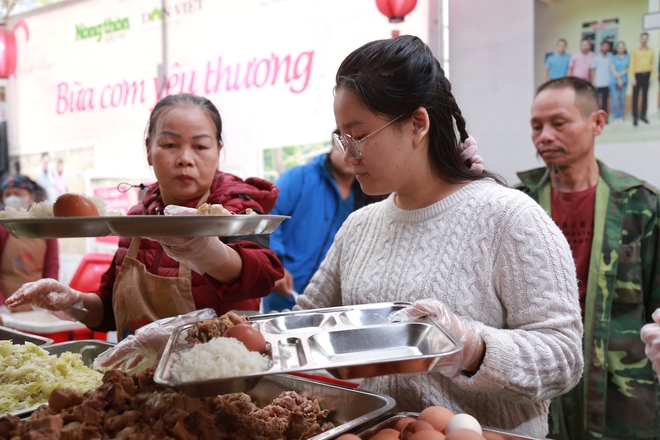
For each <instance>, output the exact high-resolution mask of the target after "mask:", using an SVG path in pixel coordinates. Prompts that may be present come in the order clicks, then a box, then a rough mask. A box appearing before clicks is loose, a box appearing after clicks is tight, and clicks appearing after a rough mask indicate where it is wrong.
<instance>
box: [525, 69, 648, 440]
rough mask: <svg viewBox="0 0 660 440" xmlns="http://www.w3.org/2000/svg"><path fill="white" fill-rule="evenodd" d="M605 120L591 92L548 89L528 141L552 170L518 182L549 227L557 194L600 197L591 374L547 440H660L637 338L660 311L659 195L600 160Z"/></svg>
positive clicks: (564, 401) (588, 313)
mask: <svg viewBox="0 0 660 440" xmlns="http://www.w3.org/2000/svg"><path fill="white" fill-rule="evenodd" d="M592 99H593V102H592ZM571 106H572V108H571ZM576 109H577V112H578V113H576V112H575V110H576ZM578 117H582V122H580V121H578V120H577V119H576V118H578ZM606 117H607V115H606V114H604V112H603V111H602V110H598V104H597V99H596V93H595V90H594V89H593V87H592V86H591V85H590V84H589V83H588V82H586V81H582V80H578V79H576V78H563V79H560V80H554V81H550V82H548V83H546V84H544V85H542V86H541V87H540V88H539V91H538V92H537V95H536V98H535V100H534V105H533V106H532V139H533V140H534V144H535V146H536V148H537V152H538V154H539V155H540V156H541V157H542V158H543V160H544V162H545V163H546V165H547V167H546V168H539V169H535V170H531V171H527V172H521V173H518V177H519V178H520V180H521V183H520V184H519V185H518V187H519V189H520V190H522V191H523V192H525V193H527V194H528V195H530V196H531V197H532V198H534V199H535V200H536V201H538V202H539V203H540V204H541V206H543V207H544V209H545V210H546V212H547V213H548V215H550V216H552V217H553V218H555V216H553V212H552V207H553V206H556V205H555V200H557V199H556V197H559V200H561V197H562V196H561V195H559V196H558V195H557V194H562V192H563V191H567V190H569V191H568V192H570V189H571V187H572V185H574V184H575V183H576V182H580V181H583V182H584V183H585V184H586V183H588V185H586V186H587V187H589V186H590V187H591V188H592V189H593V188H594V187H595V197H594V199H595V200H594V202H595V203H593V205H592V206H593V235H592V240H591V246H590V249H591V251H590V255H588V258H587V261H586V262H585V264H587V265H588V266H585V267H588V276H587V279H586V280H581V281H586V289H585V290H586V292H585V296H584V299H583V305H584V309H583V313H584V315H583V317H584V326H585V331H584V365H585V371H584V375H583V378H582V380H581V381H580V383H579V384H578V385H577V386H576V387H575V388H574V389H573V390H571V391H570V392H569V393H567V394H565V395H563V396H560V397H558V398H555V399H553V401H552V404H551V415H550V434H549V436H548V437H550V438H557V439H566V440H579V439H596V438H598V439H611V438H625V439H649V438H660V404H659V402H660V400H659V394H660V393H659V392H660V386H659V385H658V378H657V376H656V374H655V373H654V371H653V369H652V366H651V362H650V361H649V360H648V359H647V357H646V356H645V354H644V343H643V342H642V341H641V339H640V335H639V332H640V329H641V327H642V326H643V325H644V324H646V323H649V322H652V318H651V314H652V313H653V311H654V310H655V309H656V308H658V307H660V203H659V197H658V195H659V192H658V190H657V189H656V188H654V187H653V186H651V185H649V184H648V183H646V182H644V181H642V180H640V179H638V178H636V177H633V176H631V175H629V174H626V173H624V172H621V171H616V170H612V169H610V168H608V167H607V166H606V165H605V164H604V163H602V162H600V161H598V160H596V158H595V155H594V146H595V136H597V135H599V134H600V132H601V131H602V127H603V126H604V123H605V118H606ZM589 138H591V139H592V140H591V141H590V142H589V140H588V139H589ZM581 179H582V180H581ZM573 187H575V186H573ZM581 189H584V187H582V188H578V189H577V191H580V190H581ZM564 194H565V193H564ZM562 209H563V208H562ZM581 209H584V210H585V211H586V210H589V209H590V206H583V207H582V208H581ZM560 227H561V225H560ZM562 229H563V228H562ZM565 234H566V232H565ZM569 241H571V240H570V238H569ZM571 248H573V245H572V244H571ZM574 255H575V251H574ZM576 262H577V259H576ZM578 275H579V271H578Z"/></svg>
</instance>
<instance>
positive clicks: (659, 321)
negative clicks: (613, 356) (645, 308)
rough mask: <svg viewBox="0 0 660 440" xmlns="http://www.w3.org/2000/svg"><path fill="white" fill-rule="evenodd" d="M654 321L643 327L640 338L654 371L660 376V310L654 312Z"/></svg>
mask: <svg viewBox="0 0 660 440" xmlns="http://www.w3.org/2000/svg"><path fill="white" fill-rule="evenodd" d="M653 320H654V321H655V322H652V323H650V324H645V325H644V326H643V327H642V330H641V332H640V336H641V338H642V341H644V343H645V344H646V348H645V349H644V353H646V356H648V358H649V359H650V360H651V362H652V363H653V370H654V371H655V372H656V373H658V374H660V309H656V310H655V312H653Z"/></svg>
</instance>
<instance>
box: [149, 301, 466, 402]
mask: <svg viewBox="0 0 660 440" xmlns="http://www.w3.org/2000/svg"><path fill="white" fill-rule="evenodd" d="M409 305H410V304H409V303H406V302H394V303H379V304H365V305H356V306H342V307H332V308H325V309H316V310H305V311H298V312H284V313H277V314H268V315H257V316H251V317H250V323H251V324H252V326H253V327H254V328H255V329H257V330H259V331H260V332H261V334H262V335H263V336H264V338H265V340H266V344H267V350H266V355H267V356H268V357H269V359H270V362H269V365H268V367H267V369H265V370H263V371H258V372H254V373H248V374H244V375H238V376H231V377H222V378H217V379H208V380H201V381H189V382H181V381H177V380H176V379H175V378H174V377H173V375H172V374H171V370H172V367H173V366H174V365H175V364H176V363H177V362H178V361H179V360H180V358H181V355H183V354H184V353H186V352H187V351H190V350H191V348H192V347H193V344H191V343H188V342H186V340H185V338H186V335H187V333H188V331H189V330H191V329H192V328H194V326H195V325H196V324H186V325H183V326H180V327H178V328H177V329H175V330H174V332H173V333H172V335H171V337H170V339H169V341H168V343H167V345H166V347H165V350H164V352H163V356H162V358H161V360H160V362H159V364H158V367H157V369H156V373H155V376H154V380H155V382H157V383H160V384H163V385H168V386H172V387H174V388H176V389H178V390H179V391H182V392H184V393H186V394H188V395H190V396H196V397H199V396H209V395H215V394H225V393H232V392H239V391H247V390H250V389H251V388H253V387H254V386H256V385H257V383H258V382H259V381H260V380H261V378H263V377H264V376H267V375H271V374H280V373H295V372H302V371H310V370H318V369H326V370H327V371H328V372H330V373H331V374H332V375H333V376H335V377H337V378H338V379H355V378H364V377H373V376H382V375H389V374H398V373H416V372H425V371H431V370H433V369H434V368H435V367H436V366H438V364H440V363H441V362H442V359H443V358H445V357H447V356H449V355H451V354H453V353H457V352H459V351H461V350H462V344H461V342H460V341H458V340H457V339H456V337H455V336H454V335H452V334H451V333H450V332H449V331H447V330H446V329H445V328H444V327H442V326H439V325H437V324H435V323H433V322H432V321H431V320H427V319H425V318H423V319H421V320H419V321H415V322H390V321H389V320H388V317H389V315H390V313H392V312H394V311H397V310H401V309H403V308H405V307H407V306H409Z"/></svg>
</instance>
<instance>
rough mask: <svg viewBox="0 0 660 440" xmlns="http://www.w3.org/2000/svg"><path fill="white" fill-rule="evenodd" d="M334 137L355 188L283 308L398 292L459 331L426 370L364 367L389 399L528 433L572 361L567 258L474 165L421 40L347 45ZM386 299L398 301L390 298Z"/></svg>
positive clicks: (445, 84)
mask: <svg viewBox="0 0 660 440" xmlns="http://www.w3.org/2000/svg"><path fill="white" fill-rule="evenodd" d="M334 112H335V119H336V121H337V126H338V127H339V129H340V130H341V134H340V135H338V136H336V137H335V145H336V147H337V148H338V149H339V150H340V151H341V152H342V154H343V156H344V161H346V162H347V163H349V164H351V166H352V167H353V171H354V172H355V175H356V179H357V180H358V182H359V183H360V186H361V187H362V190H363V191H364V192H365V194H372V195H378V194H390V195H389V197H388V198H387V199H385V200H384V201H381V202H378V203H373V204H370V205H368V206H365V207H364V208H362V209H360V210H358V211H356V212H354V213H353V214H351V215H350V216H349V217H348V219H346V221H345V222H344V224H343V225H342V226H341V228H340V229H339V231H338V232H337V234H336V235H335V239H334V242H333V244H332V246H331V247H330V250H329V251H328V253H327V255H326V257H325V259H324V260H323V262H322V263H321V266H320V268H319V270H318V271H317V272H316V274H315V275H314V276H313V277H312V280H311V282H310V283H309V285H308V286H307V289H306V290H305V292H304V295H301V296H299V297H298V299H297V304H296V306H295V308H294V310H299V309H317V308H323V307H332V306H351V305H358V304H372V303H378V302H394V301H409V302H412V303H413V305H411V306H410V307H406V308H404V309H403V311H405V312H403V313H402V314H399V315H398V316H399V317H400V318H401V319H402V320H406V318H405V316H406V315H407V316H410V317H414V316H416V315H426V316H429V317H430V319H433V320H435V321H437V322H439V323H442V324H443V325H444V326H445V327H447V328H448V329H449V330H450V331H451V332H452V333H453V334H454V335H460V336H457V337H459V338H460V339H461V340H462V341H463V350H462V351H460V352H459V353H458V354H457V356H456V357H452V358H451V360H450V359H446V360H445V361H446V362H441V363H440V364H439V365H438V366H437V367H438V369H434V370H433V371H432V372H425V373H415V374H395V375H388V376H381V377H367V378H365V379H364V380H363V381H362V382H361V384H360V387H361V388H363V389H367V390H370V391H374V392H378V393H382V394H387V395H390V396H392V397H393V398H394V399H395V401H396V402H397V410H399V411H421V410H422V409H424V408H426V407H428V406H432V405H439V406H444V407H447V408H449V409H450V410H452V411H454V412H456V413H468V414H470V415H472V416H473V417H475V418H476V419H477V420H479V422H480V423H481V424H483V425H487V426H492V427H496V428H500V429H505V430H510V431H513V432H515V433H517V434H524V435H528V436H531V437H534V438H543V437H544V436H545V433H546V432H547V418H548V399H550V398H552V397H554V396H556V395H559V394H561V393H564V392H566V391H568V390H569V389H571V388H572V387H573V386H575V384H576V383H577V382H578V380H579V378H580V374H581V372H582V367H583V363H582V362H583V361H582V353H581V350H580V342H581V339H582V324H581V322H580V312H579V305H578V297H577V283H576V280H575V267H574V265H573V261H572V258H571V251H570V248H569V246H568V243H567V242H566V239H565V238H564V237H563V236H562V234H561V231H560V230H559V228H557V226H556V225H555V224H554V223H553V222H552V220H551V219H550V218H548V217H547V215H545V213H544V212H543V210H542V209H541V208H540V206H538V205H537V204H536V203H534V202H533V201H532V200H531V199H530V198H529V197H527V196H525V195H524V194H521V193H520V192H519V191H516V190H514V189H511V188H507V187H506V186H504V185H503V184H501V183H500V180H499V179H498V178H497V176H495V175H493V174H491V173H489V172H487V171H484V170H483V159H482V158H481V157H480V156H479V155H478V154H477V151H476V149H477V146H476V141H475V140H474V139H473V138H472V137H470V136H468V132H467V129H466V122H465V120H464V119H463V116H462V114H461V110H460V108H459V107H458V104H457V103H456V100H455V98H454V96H453V95H452V92H451V84H450V82H449V80H448V79H447V77H446V76H445V74H444V71H443V70H442V68H441V67H440V64H439V63H438V61H437V60H436V59H435V58H434V56H433V53H432V52H431V49H430V48H429V47H428V46H427V45H426V44H424V42H422V41H421V40H420V39H419V38H417V37H414V36H410V35H404V36H400V37H396V38H392V39H387V40H378V41H372V42H370V43H367V44H365V45H364V46H362V47H360V48H358V49H357V50H355V51H354V52H353V53H351V54H350V55H348V57H346V59H344V61H343V62H342V63H341V65H340V67H339V70H338V71H337V75H336V83H335V94H334ZM397 313H398V312H397Z"/></svg>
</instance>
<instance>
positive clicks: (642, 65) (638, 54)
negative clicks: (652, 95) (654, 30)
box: [628, 32, 655, 127]
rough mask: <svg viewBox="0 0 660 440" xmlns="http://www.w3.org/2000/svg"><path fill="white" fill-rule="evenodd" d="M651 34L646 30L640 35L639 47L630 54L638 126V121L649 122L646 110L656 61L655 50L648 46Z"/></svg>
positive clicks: (634, 116)
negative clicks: (654, 58) (640, 98)
mask: <svg viewBox="0 0 660 440" xmlns="http://www.w3.org/2000/svg"><path fill="white" fill-rule="evenodd" d="M648 42H649V34H648V33H646V32H644V33H642V34H641V35H640V37H639V47H638V48H636V49H634V50H633V51H632V53H631V54H630V65H629V67H628V73H629V74H630V81H631V83H632V87H633V90H632V94H633V97H632V114H633V125H634V126H635V127H637V121H638V120H640V121H642V122H644V123H645V124H648V123H649V120H648V119H646V110H647V107H648V94H649V84H650V82H651V71H652V70H653V67H654V64H655V61H654V60H653V57H654V54H653V51H652V50H651V49H650V48H649V46H648ZM639 95H642V102H641V103H640V102H639Z"/></svg>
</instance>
